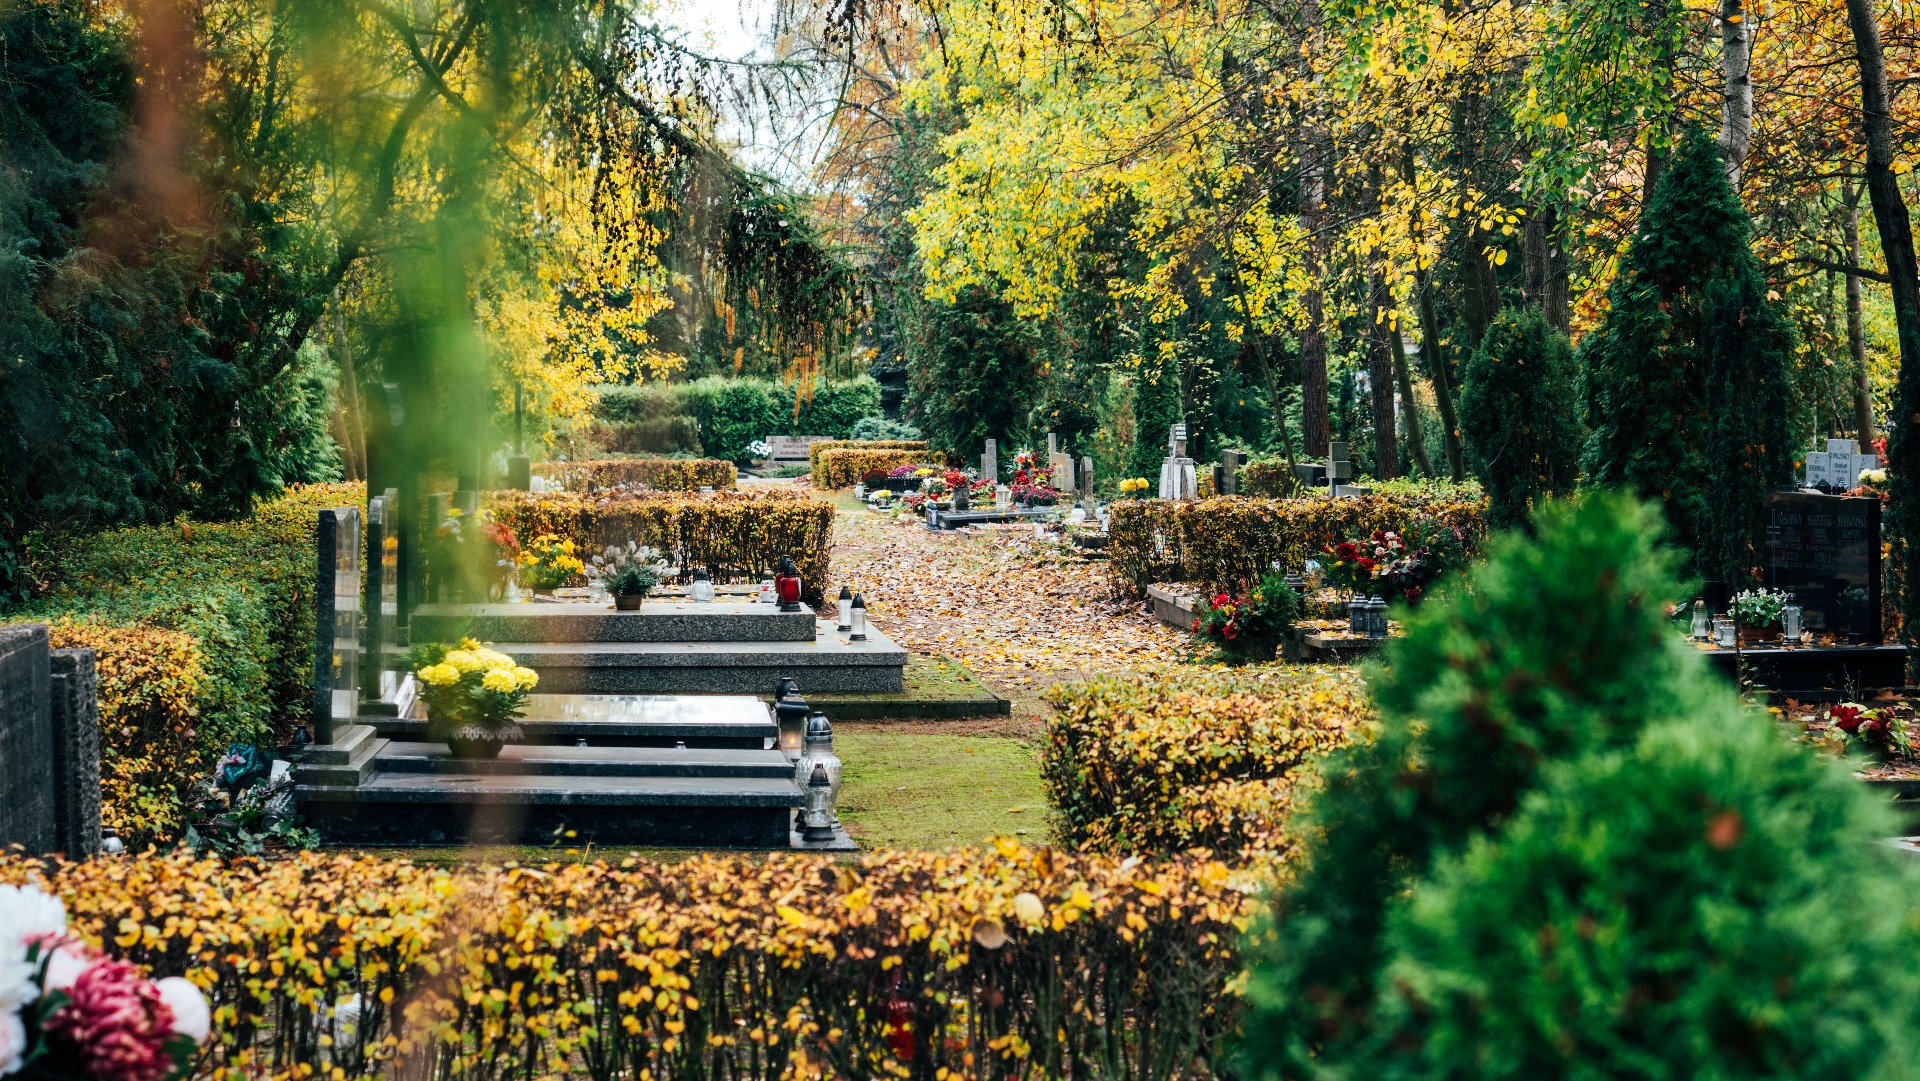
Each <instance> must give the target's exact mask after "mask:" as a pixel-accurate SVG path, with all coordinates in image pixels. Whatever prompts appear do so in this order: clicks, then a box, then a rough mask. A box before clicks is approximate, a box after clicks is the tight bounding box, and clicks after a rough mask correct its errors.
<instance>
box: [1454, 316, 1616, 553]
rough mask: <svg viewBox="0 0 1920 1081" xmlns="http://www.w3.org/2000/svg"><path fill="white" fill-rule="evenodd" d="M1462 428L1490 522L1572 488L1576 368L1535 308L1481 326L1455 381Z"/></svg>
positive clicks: (1512, 517)
mask: <svg viewBox="0 0 1920 1081" xmlns="http://www.w3.org/2000/svg"><path fill="white" fill-rule="evenodd" d="M1460 430H1461V433H1462V434H1463V435H1465V436H1466V451H1467V461H1468V463H1469V464H1470V465H1471V466H1472V467H1473V471H1474V472H1475V473H1477V474H1479V475H1480V477H1481V478H1482V479H1483V480H1484V481H1485V483H1486V486H1487V493H1488V497H1489V498H1488V514H1489V517H1490V518H1491V519H1492V520H1493V522H1494V524H1496V525H1500V526H1513V525H1519V524H1520V523H1522V522H1524V521H1526V518H1527V514H1528V513H1529V511H1531V510H1532V508H1533V506H1534V504H1536V503H1538V502H1539V501H1540V500H1542V499H1545V498H1547V497H1548V496H1551V495H1554V494H1557V493H1563V492H1570V491H1572V490H1573V484H1574V480H1575V478H1576V477H1577V476H1578V475H1579V472H1580V444H1581V443H1582V441H1583V440H1584V439H1585V438H1586V436H1585V433H1584V432H1583V431H1582V429H1581V426H1580V388H1579V369H1578V367H1577V366H1575V364H1574V362H1573V346H1572V345H1570V344H1568V342H1567V336H1566V335H1565V334H1562V333H1560V331H1558V330H1556V329H1555V328H1554V327H1553V326H1552V325H1551V324H1550V323H1548V322H1547V318H1546V316H1545V315H1543V314H1541V312H1540V310H1539V309H1538V308H1522V309H1520V311H1519V312H1518V313H1515V312H1513V311H1511V310H1509V311H1506V312H1502V313H1501V314H1500V316H1499V318H1497V319H1495V320H1494V322H1493V325H1492V326H1490V327H1488V328H1487V333H1486V337H1485V338H1484V339H1483V340H1482V341H1481V342H1480V347H1479V348H1478V349H1475V350H1474V352H1473V355H1472V356H1471V357H1470V358H1468V360H1467V366H1466V372H1465V374H1464V376H1463V378H1462V380H1461V387H1460Z"/></svg>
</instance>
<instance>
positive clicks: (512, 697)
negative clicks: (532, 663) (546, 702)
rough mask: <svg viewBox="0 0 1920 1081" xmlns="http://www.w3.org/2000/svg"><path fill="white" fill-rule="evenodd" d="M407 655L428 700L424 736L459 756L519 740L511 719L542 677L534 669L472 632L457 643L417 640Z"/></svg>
mask: <svg viewBox="0 0 1920 1081" xmlns="http://www.w3.org/2000/svg"><path fill="white" fill-rule="evenodd" d="M411 659H412V661H413V670H414V671H413V674H414V676H415V678H417V679H418V680H419V681H420V697H421V699H422V700H423V701H424V702H426V704H427V739H428V740H430V741H435V742H444V743H446V744H447V745H448V746H449V747H451V748H453V752H454V753H455V754H457V755H461V756H462V757H481V758H492V757H493V756H494V755H497V754H499V753H500V748H501V746H503V745H505V744H508V743H518V742H520V738H521V732H520V726H519V725H518V724H516V723H515V721H516V720H517V719H518V718H519V716H520V710H521V707H522V706H524V705H525V704H526V700H527V695H529V694H532V693H533V689H534V687H536V686H538V685H539V683H540V676H539V674H538V673H536V672H534V670H533V669H531V668H524V667H522V666H520V665H519V664H516V663H515V662H514V659H513V658H512V657H509V656H507V655H506V654H504V653H501V652H499V651H497V650H493V649H488V648H487V647H486V646H483V645H481V644H480V643H479V642H476V641H474V640H473V639H471V638H467V639H463V640H462V641H461V642H460V644H459V645H457V646H449V645H445V644H443V643H432V644H427V645H419V646H415V647H414V649H413V656H412V658H411Z"/></svg>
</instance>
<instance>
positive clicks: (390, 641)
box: [360, 488, 401, 702]
mask: <svg viewBox="0 0 1920 1081" xmlns="http://www.w3.org/2000/svg"><path fill="white" fill-rule="evenodd" d="M399 501H400V496H399V493H398V492H397V491H396V490H394V489H392V488H389V489H387V490H386V492H385V494H383V495H378V496H375V497H373V498H372V499H369V500H367V554H366V560H367V565H366V589H365V590H364V591H363V593H362V597H361V602H360V603H361V611H362V613H364V615H363V617H362V618H363V620H364V628H365V629H364V632H363V634H362V636H361V641H362V643H363V648H362V649H361V652H360V668H361V672H360V697H361V698H362V699H363V700H369V701H382V702H386V701H392V699H393V696H394V695H395V694H396V693H398V691H399V683H400V673H399V672H398V671H397V670H396V669H395V667H394V665H393V664H391V663H389V662H388V660H387V658H388V656H389V647H394V648H395V649H397V648H398V647H399V645H400V644H401V643H400V528H399V526H400V522H399Z"/></svg>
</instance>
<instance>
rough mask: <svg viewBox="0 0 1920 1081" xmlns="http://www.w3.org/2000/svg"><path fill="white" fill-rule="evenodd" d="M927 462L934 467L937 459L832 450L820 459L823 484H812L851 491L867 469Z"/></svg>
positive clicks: (899, 453)
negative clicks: (931, 463) (933, 464)
mask: <svg viewBox="0 0 1920 1081" xmlns="http://www.w3.org/2000/svg"><path fill="white" fill-rule="evenodd" d="M928 462H933V463H935V464H938V463H939V456H938V455H929V454H928V453H927V452H926V451H924V450H868V449H866V448H858V447H841V448H836V449H834V450H830V451H827V452H826V453H825V454H822V455H821V456H820V469H819V473H820V476H821V478H822V479H823V480H824V483H821V481H815V487H820V488H851V487H853V486H854V485H855V484H858V483H859V482H860V478H861V477H863V476H865V475H866V473H867V471H868V470H870V469H886V470H892V469H895V468H898V467H900V466H903V465H923V464H926V463H928Z"/></svg>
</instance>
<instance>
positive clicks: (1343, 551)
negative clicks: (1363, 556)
mask: <svg viewBox="0 0 1920 1081" xmlns="http://www.w3.org/2000/svg"><path fill="white" fill-rule="evenodd" d="M1333 554H1334V555H1337V556H1339V557H1340V558H1341V559H1353V558H1355V557H1356V556H1358V555H1359V554H1360V549H1359V548H1357V547H1355V546H1354V543H1353V542H1352V541H1341V542H1340V547H1338V548H1335V549H1334V550H1333Z"/></svg>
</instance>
